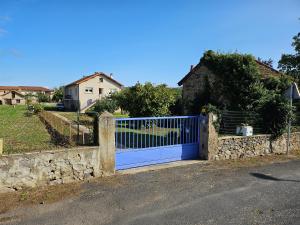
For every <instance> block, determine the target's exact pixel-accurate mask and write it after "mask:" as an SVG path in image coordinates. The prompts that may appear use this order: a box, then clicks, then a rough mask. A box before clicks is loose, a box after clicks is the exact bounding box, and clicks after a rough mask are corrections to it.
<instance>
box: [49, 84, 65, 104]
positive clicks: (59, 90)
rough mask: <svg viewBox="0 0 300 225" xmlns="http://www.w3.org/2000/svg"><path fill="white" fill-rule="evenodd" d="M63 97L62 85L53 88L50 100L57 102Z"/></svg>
mask: <svg viewBox="0 0 300 225" xmlns="http://www.w3.org/2000/svg"><path fill="white" fill-rule="evenodd" d="M63 98H64V87H63V86H60V87H58V88H54V93H53V97H52V101H55V102H59V101H62V100H63Z"/></svg>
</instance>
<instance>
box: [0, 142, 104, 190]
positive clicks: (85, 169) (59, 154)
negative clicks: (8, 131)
mask: <svg viewBox="0 0 300 225" xmlns="http://www.w3.org/2000/svg"><path fill="white" fill-rule="evenodd" d="M99 175H101V167H100V163H99V147H89V148H77V149H64V150H59V151H48V152H34V153H25V154H15V155H6V156H1V157H0V191H7V190H9V189H11V190H13V189H15V190H17V189H21V188H23V187H35V186H38V185H51V184H62V183H68V182H71V181H76V180H84V179H88V178H90V177H94V176H99Z"/></svg>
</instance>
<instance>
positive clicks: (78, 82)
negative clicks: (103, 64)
mask: <svg viewBox="0 0 300 225" xmlns="http://www.w3.org/2000/svg"><path fill="white" fill-rule="evenodd" d="M98 76H99V77H101V76H102V77H105V78H107V79H108V80H110V81H112V82H114V83H116V84H117V85H119V86H120V87H122V86H123V84H121V83H120V82H118V81H116V80H115V79H113V78H112V77H110V76H108V75H106V74H105V73H102V72H95V73H94V74H92V75H89V76H85V77H83V78H81V79H79V80H76V81H74V82H72V83H70V84H68V85H66V87H67V86H72V85H77V84H81V83H83V82H85V81H88V80H90V79H92V78H94V77H98Z"/></svg>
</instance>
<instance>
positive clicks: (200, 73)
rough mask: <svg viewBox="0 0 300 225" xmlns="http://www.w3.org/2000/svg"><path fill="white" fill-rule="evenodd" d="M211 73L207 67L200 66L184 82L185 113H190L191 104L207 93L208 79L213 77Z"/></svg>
mask: <svg viewBox="0 0 300 225" xmlns="http://www.w3.org/2000/svg"><path fill="white" fill-rule="evenodd" d="M211 74H212V73H211V71H210V70H209V69H208V68H207V67H205V66H198V67H197V68H194V70H193V71H192V74H191V75H190V77H189V78H188V79H187V80H185V81H184V82H183V85H182V98H183V102H184V103H185V105H184V113H185V114H188V113H189V104H191V102H192V101H193V100H194V99H195V98H196V97H197V96H198V95H199V94H202V93H203V92H204V91H205V88H206V84H207V82H206V79H207V78H208V77H211Z"/></svg>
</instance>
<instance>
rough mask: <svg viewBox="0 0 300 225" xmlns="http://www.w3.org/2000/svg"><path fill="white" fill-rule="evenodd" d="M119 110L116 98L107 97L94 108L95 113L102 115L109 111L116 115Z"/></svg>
mask: <svg viewBox="0 0 300 225" xmlns="http://www.w3.org/2000/svg"><path fill="white" fill-rule="evenodd" d="M118 108H119V106H118V102H117V100H116V99H115V98H112V97H106V98H104V99H101V100H98V101H97V102H96V103H95V105H94V107H93V111H95V112H98V113H100V114H101V113H102V112H104V111H108V112H110V113H114V112H115V111H116V110H117V109H118Z"/></svg>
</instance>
